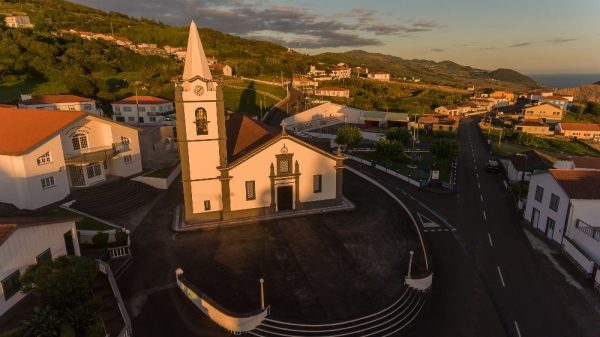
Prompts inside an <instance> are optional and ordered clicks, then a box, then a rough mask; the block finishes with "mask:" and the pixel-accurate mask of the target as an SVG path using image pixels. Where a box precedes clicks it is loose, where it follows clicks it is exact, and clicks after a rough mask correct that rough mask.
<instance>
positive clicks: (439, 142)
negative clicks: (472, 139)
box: [429, 138, 458, 159]
mask: <svg viewBox="0 0 600 337" xmlns="http://www.w3.org/2000/svg"><path fill="white" fill-rule="evenodd" d="M429 151H431V153H432V154H433V155H434V156H436V157H437V158H439V159H449V158H453V157H455V156H456V154H457V153H458V144H457V143H456V140H454V139H450V138H438V139H434V140H433V141H432V142H431V147H430V148H429Z"/></svg>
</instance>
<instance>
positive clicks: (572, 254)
mask: <svg viewBox="0 0 600 337" xmlns="http://www.w3.org/2000/svg"><path fill="white" fill-rule="evenodd" d="M562 247H563V250H564V252H565V253H566V255H567V257H568V258H569V259H571V260H572V261H573V262H575V265H576V266H578V267H579V268H580V269H581V270H583V272H584V273H585V274H587V275H588V276H591V275H592V272H593V271H594V261H593V260H591V259H589V258H588V257H587V256H585V255H584V254H583V253H582V252H581V251H580V250H579V248H578V247H577V246H575V244H574V243H572V242H571V240H569V239H568V238H565V240H563V242H562Z"/></svg>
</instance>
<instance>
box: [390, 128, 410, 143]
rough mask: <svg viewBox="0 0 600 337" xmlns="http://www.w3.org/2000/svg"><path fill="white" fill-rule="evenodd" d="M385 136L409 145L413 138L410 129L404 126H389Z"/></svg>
mask: <svg viewBox="0 0 600 337" xmlns="http://www.w3.org/2000/svg"><path fill="white" fill-rule="evenodd" d="M385 138H387V139H388V140H397V141H399V142H401V143H402V144H403V145H404V146H407V145H408V144H409V143H410V141H411V140H412V135H411V134H410V131H408V130H407V129H404V128H389V130H388V131H387V132H386V134H385Z"/></svg>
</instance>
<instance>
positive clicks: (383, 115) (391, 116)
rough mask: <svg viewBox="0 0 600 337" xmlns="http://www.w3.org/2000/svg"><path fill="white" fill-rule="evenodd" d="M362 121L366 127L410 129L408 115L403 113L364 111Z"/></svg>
mask: <svg viewBox="0 0 600 337" xmlns="http://www.w3.org/2000/svg"><path fill="white" fill-rule="evenodd" d="M360 120H361V121H363V123H364V125H365V126H366V127H382V128H389V127H404V128H406V127H408V122H409V117H408V114H406V113H402V112H385V111H364V112H363V113H362V114H361V116H360Z"/></svg>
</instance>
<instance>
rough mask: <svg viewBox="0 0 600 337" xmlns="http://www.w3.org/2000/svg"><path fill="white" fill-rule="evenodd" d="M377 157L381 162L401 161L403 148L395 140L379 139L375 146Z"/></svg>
mask: <svg viewBox="0 0 600 337" xmlns="http://www.w3.org/2000/svg"><path fill="white" fill-rule="evenodd" d="M375 152H376V153H377V157H379V158H381V159H383V160H394V161H399V160H402V158H403V156H404V146H403V145H402V143H401V142H399V141H397V140H388V139H380V140H378V141H377V143H376V144H375Z"/></svg>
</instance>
